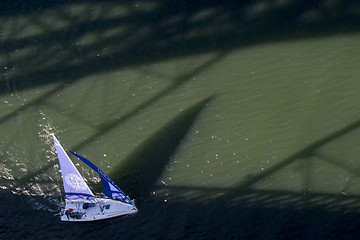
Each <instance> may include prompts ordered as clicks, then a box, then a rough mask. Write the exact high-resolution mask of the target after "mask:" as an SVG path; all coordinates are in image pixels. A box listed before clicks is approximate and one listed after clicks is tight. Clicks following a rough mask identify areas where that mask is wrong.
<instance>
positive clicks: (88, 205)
mask: <svg viewBox="0 0 360 240" xmlns="http://www.w3.org/2000/svg"><path fill="white" fill-rule="evenodd" d="M94 206H95V203H89V202H86V203H84V204H83V209H88V208H90V207H94Z"/></svg>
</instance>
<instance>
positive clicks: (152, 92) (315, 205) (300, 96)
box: [0, 1, 360, 239]
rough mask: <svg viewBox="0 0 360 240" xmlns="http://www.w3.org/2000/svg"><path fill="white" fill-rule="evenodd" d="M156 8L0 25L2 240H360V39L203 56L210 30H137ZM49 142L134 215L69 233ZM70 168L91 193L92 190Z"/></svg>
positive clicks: (63, 7) (47, 13)
mask: <svg viewBox="0 0 360 240" xmlns="http://www.w3.org/2000/svg"><path fill="white" fill-rule="evenodd" d="M35 8H36V9H37V8H38V7H37V6H35ZM159 8H160V9H161V4H160V3H158V2H151V1H149V2H142V3H141V2H140V3H134V4H133V5H122V4H114V5H112V4H105V5H99V4H95V3H93V4H91V3H90V4H85V3H83V4H59V6H56V7H55V8H52V7H49V8H46V7H45V8H42V7H39V9H37V10H36V11H35V12H32V11H29V12H26V11H25V12H24V13H19V14H14V15H9V16H6V15H4V16H2V20H3V22H4V24H3V26H2V30H1V34H2V38H1V39H2V40H1V41H2V44H3V46H4V48H5V51H4V53H2V55H1V70H0V71H1V75H2V76H1V89H0V124H1V135H0V136H1V138H0V146H1V147H0V160H1V161H0V188H1V190H0V194H1V198H0V199H1V205H2V206H3V207H2V211H1V212H0V238H30V239H31V238H34V239H43V238H47V239H48V237H49V236H51V237H52V238H53V239H57V238H70V239H71V238H78V237H80V236H81V237H88V238H91V239H102V238H104V237H105V236H106V237H107V238H113V239H116V238H124V239H128V238H141V239H144V238H147V239H150V238H152V239H185V238H192V239H213V238H221V237H224V238H226V239H231V238H252V239H254V238H263V239H271V238H276V239H279V238H280V239H281V238H307V239H308V238H309V236H311V237H313V238H316V239H318V238H317V237H319V238H339V237H340V238H346V237H356V236H357V235H358V233H357V231H356V227H357V226H358V225H359V224H360V222H359V220H357V219H358V216H359V211H358V207H359V201H358V200H360V199H359V193H360V185H359V173H358V169H359V166H360V165H359V161H358V158H359V157H360V150H359V148H358V146H357V145H358V142H359V141H358V140H359V138H360V135H359V130H358V127H359V126H360V123H359V121H360V120H359V118H360V112H359V107H358V103H359V100H360V96H359V94H358V92H359V88H360V85H359V79H358V78H359V75H360V70H359V66H358V62H359V60H360V58H359V56H360V48H359V44H358V43H359V42H360V34H359V33H357V32H350V33H344V34H330V35H326V36H318V35H310V36H309V37H301V38H300V37H299V38H292V39H284V40H282V41H266V40H258V41H257V43H254V44H251V43H249V44H244V45H241V46H239V47H233V48H229V49H226V48H216V47H213V46H210V45H211V44H210V45H208V43H206V45H207V47H205V49H206V50H205V49H202V50H201V51H197V48H195V49H192V48H193V46H192V45H191V44H192V42H191V41H192V40H193V38H195V39H197V38H201V37H202V34H203V35H204V36H209V34H210V36H212V35H211V34H212V33H211V30H210V29H208V28H205V27H204V28H203V29H196V28H195V29H193V30H194V32H192V31H191V27H190V26H186V27H188V28H189V29H186V31H185V30H184V32H186V33H184V32H182V31H178V30H174V32H173V33H172V32H171V31H169V33H168V34H170V35H171V34H173V35H171V36H170V37H169V36H168V35H166V34H165V35H163V34H162V33H160V32H159V33H157V30H159V29H160V30H161V27H160V26H159V29H156V27H155V26H156V25H155V26H152V25H150V24H149V25H146V24H145V23H146V16H147V14H150V15H151V12H152V11H156V9H159ZM249 8H250V10H251V11H250V10H249V9H248V10H249V14H250V13H252V14H253V15H254V17H256V16H257V14H260V13H261V11H260V10H261V5H259V6H253V8H251V6H249ZM89 9H91V11H90V13H89V12H88V10H89ZM259 9H260V10H259ZM159 11H160V10H159ZM161 11H164V10H161ZM161 11H160V12H161ZM252 11H255V12H252ZM258 11H260V12H258ZM85 12H86V14H85ZM136 14H138V15H139V16H138V17H134V19H132V18H131V16H132V15H135V16H137V15H136ZM169 15H171V14H169ZM216 15H219V19H220V20H219V19H218V18H214V19H217V20H216V21H219V22H220V23H221V21H222V20H221V19H223V18H224V19H226V15H225V14H224V13H219V10H218V9H217V8H215V7H214V8H211V7H209V8H208V9H207V8H204V9H202V10H201V11H200V10H199V11H198V12H196V11H195V13H193V15H192V16H191V17H189V16H188V17H189V20H188V21H189V22H191V21H193V22H196V23H197V24H198V25H196V26H201V24H199V23H198V22H201V21H202V20H209V19H213V18H212V16H216ZM155 16H156V17H158V18H160V17H159V16H158V15H155ZM307 16H308V15H306V16H305V17H307ZM143 18H145V20H144V19H143ZM184 18H185V16H184V13H182V14H180V13H179V14H174V15H173V16H172V17H170V16H169V17H168V19H166V21H165V20H162V22H161V24H163V25H164V26H169V27H168V28H170V29H171V28H172V27H174V26H176V25H177V24H179V22H180V23H181V22H182V19H184ZM29 19H30V20H31V21H29ZM110 20H111V21H110ZM73 21H75V22H76V21H78V23H79V26H77V27H79V29H75V27H74V29H72V27H71V26H72V25H71V23H73ZM132 21H134V22H132ZM136 21H139V22H140V23H138V22H136ZM224 21H225V20H224ZM86 24H93V25H90V26H87V27H86ZM109 24H110V27H109ZM159 24H160V23H159ZM161 26H162V25H161ZM183 27H184V26H183ZM233 27H234V26H231V24H229V26H228V28H229V29H227V28H221V29H223V31H233ZM87 28H88V29H89V31H88V32H87V31H86V29H87ZM104 28H105V29H104ZM106 28H108V29H106ZM199 28H200V27H199ZM200 30H203V31H200ZM217 30H219V29H217ZM219 31H220V30H219ZM179 32H181V33H182V34H184V35H182V36H179V35H180V33H179ZM156 34H160V36H159V39H157V41H154V42H152V41H151V40H149V39H147V37H146V36H149V37H154V36H157V35H156ZM191 34H193V35H191ZM260 35H261V34H259V38H261V36H260ZM164 36H166V37H168V39H163V41H165V40H166V41H170V42H171V41H173V42H174V46H172V45H171V44H169V45H167V43H161V41H160V40H161V39H162V38H163V37H164ZM194 36H195V37H194ZM57 37H60V39H57ZM180 37H181V38H182V41H178V40H177V38H180ZM187 38H189V39H190V40H191V41H187ZM215 38H216V36H215ZM255 39H256V38H255ZM64 41H65V42H64ZM66 41H67V42H66ZM147 41H149V42H150V43H146V42H147ZM208 41H211V39H208ZM213 41H216V39H213ZM204 42H205V41H204ZM206 42H207V41H206ZM175 43H176V44H180V43H181V44H183V46H179V45H178V47H179V48H180V50H182V51H184V53H183V54H180V51H178V50H176V44H175ZM156 44H158V45H156ZM161 44H164V46H165V50H164V51H165V53H163V54H162V53H160V52H161V49H162V48H161V46H162V45H161ZM187 44H188V46H187ZM134 46H139V49H138V50H137V49H136V47H134ZM184 46H185V47H184ZM173 47H174V48H175V49H172V48H173ZM126 48H130V50H132V51H133V53H132V52H131V51H129V52H128V51H127V49H126ZM151 48H152V49H154V52H152V51H151V50H150V49H151ZM143 51H145V53H144V52H143ZM157 51H158V52H157ZM122 54H124V55H125V57H124V59H122ZM142 54H143V55H142ZM98 59H99V60H98ZM51 133H55V134H56V136H57V137H58V139H59V140H60V142H61V143H62V144H63V145H64V147H65V148H67V149H69V150H73V151H76V152H78V153H80V154H83V155H85V156H86V157H88V158H89V159H90V160H91V161H93V162H94V163H95V164H97V165H98V166H100V167H101V168H102V169H103V170H104V172H106V173H107V174H109V176H110V177H111V178H113V179H114V181H115V182H116V183H117V184H118V185H119V186H120V187H121V188H122V189H123V190H124V191H125V192H126V193H127V194H128V195H129V196H130V197H131V198H135V200H136V202H137V205H138V208H139V213H138V214H137V215H136V216H131V217H125V218H119V219H114V220H110V221H103V222H99V223H89V224H83V225H82V226H79V225H69V224H62V223H61V222H60V220H59V217H58V216H54V215H55V214H56V213H58V212H59V209H60V206H61V204H62V201H63V193H62V192H63V190H62V179H61V175H60V172H59V166H58V162H57V158H56V155H55V150H54V148H53V146H52V139H51V137H50V134H51ZM74 162H75V164H76V165H77V166H78V168H79V170H80V171H81V172H82V174H83V175H84V177H85V178H86V179H87V181H88V183H89V185H91V186H92V187H93V189H94V191H95V192H100V191H101V187H99V186H98V182H99V178H98V176H97V175H96V174H95V173H93V172H91V171H90V170H89V169H88V168H86V167H85V166H84V165H82V164H80V163H79V162H78V161H77V160H76V159H74ZM4 206H6V207H4Z"/></svg>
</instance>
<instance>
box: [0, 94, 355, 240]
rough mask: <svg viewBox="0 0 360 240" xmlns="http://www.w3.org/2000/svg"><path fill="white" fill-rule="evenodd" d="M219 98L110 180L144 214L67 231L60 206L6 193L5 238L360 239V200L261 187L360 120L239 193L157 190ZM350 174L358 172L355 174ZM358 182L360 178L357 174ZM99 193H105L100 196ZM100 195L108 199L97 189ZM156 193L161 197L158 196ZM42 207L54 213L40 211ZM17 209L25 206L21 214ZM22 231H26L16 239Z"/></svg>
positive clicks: (164, 133) (143, 148)
mask: <svg viewBox="0 0 360 240" xmlns="http://www.w3.org/2000/svg"><path fill="white" fill-rule="evenodd" d="M214 98H216V97H215V96H211V97H208V98H206V99H203V100H202V101H200V102H199V103H197V104H195V105H193V106H192V107H190V108H188V109H186V110H184V111H183V112H181V113H179V114H178V116H176V117H175V118H173V119H172V120H170V121H169V122H168V123H167V124H166V125H165V126H163V127H162V128H161V129H160V130H158V131H157V132H155V133H154V134H153V135H152V136H150V137H149V138H148V139H147V140H145V141H144V142H143V143H142V144H141V145H139V147H137V149H136V150H134V152H133V153H131V154H129V155H128V157H127V158H126V159H125V160H124V161H123V162H122V163H121V164H119V165H118V166H115V167H114V168H113V171H112V172H111V173H110V174H109V175H110V177H111V178H113V179H114V180H115V182H118V183H119V185H120V186H124V190H125V191H126V192H127V193H128V194H129V195H130V196H132V197H135V198H136V204H137V206H138V208H139V213H138V214H137V215H134V216H130V217H124V218H118V219H113V220H110V221H100V222H97V223H84V224H68V223H61V222H60V220H59V219H58V218H57V217H54V216H53V213H54V212H56V211H58V206H57V204H56V203H52V204H49V199H48V198H44V197H33V196H32V197H30V196H23V195H12V194H10V193H8V192H7V191H1V192H0V194H1V195H2V196H1V198H0V199H1V202H0V203H1V204H2V205H3V206H5V205H6V206H7V207H6V208H5V209H3V211H2V212H1V213H0V220H1V221H2V223H1V226H2V232H0V236H1V237H10V236H15V237H16V238H23V237H27V238H28V239H31V238H34V239H38V236H43V235H44V236H47V235H46V234H47V233H49V234H51V236H53V237H54V238H67V239H78V238H82V237H89V238H92V239H102V238H103V237H115V238H116V237H117V236H121V237H122V238H125V239H128V238H135V239H140V238H141V239H142V238H150V239H199V238H200V239H208V238H211V239H219V238H223V237H226V238H238V237H240V238H243V239H289V238H292V239H339V238H341V239H357V238H359V237H360V231H359V230H360V229H359V227H360V220H359V216H360V210H359V209H360V195H353V194H352V195H346V194H340V193H339V194H336V193H322V192H309V191H304V192H297V191H293V192H292V191H282V190H262V189H257V188H256V187H254V185H255V184H256V183H258V182H260V181H262V180H266V178H267V177H269V176H271V175H272V174H275V173H276V172H279V171H283V169H284V168H285V167H286V166H288V165H289V164H291V163H293V162H295V161H297V160H300V159H307V158H311V156H314V155H317V154H320V153H319V152H320V149H321V148H322V147H324V146H326V145H327V144H330V143H334V142H336V141H337V140H338V139H340V138H341V137H343V136H346V135H347V134H349V133H351V132H354V131H356V130H357V129H358V128H359V127H360V120H359V121H356V122H354V123H353V124H350V125H348V126H346V127H344V128H342V129H340V130H338V131H336V132H334V133H332V134H329V135H328V136H326V137H324V138H322V139H320V140H318V141H315V142H314V143H312V144H310V145H309V146H307V147H305V148H304V149H302V150H300V151H298V152H297V153H295V154H293V155H292V156H289V157H288V158H285V159H283V160H282V161H280V162H279V163H278V164H275V165H274V166H272V167H270V168H268V169H267V170H265V171H263V172H261V173H260V174H258V175H253V176H249V177H248V178H246V179H243V180H241V181H240V182H239V184H238V185H237V186H234V187H232V188H212V187H196V186H195V187H192V186H167V185H161V184H159V183H158V181H159V178H160V176H161V174H162V172H163V171H164V169H165V168H166V167H167V165H168V163H169V160H170V158H171V156H172V155H173V153H174V152H175V151H176V149H177V147H178V146H179V145H180V144H181V141H182V139H183V138H184V136H185V135H186V134H187V132H188V131H189V129H191V126H192V124H193V123H194V122H195V121H196V119H197V118H198V116H199V114H200V113H201V111H202V110H203V109H204V108H205V107H206V106H207V105H208V104H211V101H212V100H213V99H214ZM348 171H350V172H351V171H352V170H351V169H348ZM351 174H354V175H357V176H358V175H359V174H358V173H357V172H356V170H353V171H352V172H351ZM96 188H98V189H96ZM95 189H96V191H101V190H100V188H99V186H95ZM154 192H156V194H153V193H154ZM36 204H40V205H41V204H43V206H47V207H48V208H49V209H50V210H51V211H41V208H39V209H40V211H39V210H34V205H36ZM18 206H21V208H19V207H18ZM19 227H20V228H21V227H23V228H24V229H26V230H24V231H17V230H16V229H19Z"/></svg>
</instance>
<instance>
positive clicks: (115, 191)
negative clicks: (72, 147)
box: [69, 151, 133, 205]
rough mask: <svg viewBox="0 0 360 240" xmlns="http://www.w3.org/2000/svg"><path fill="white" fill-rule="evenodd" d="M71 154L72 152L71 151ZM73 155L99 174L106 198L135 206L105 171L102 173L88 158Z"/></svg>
mask: <svg viewBox="0 0 360 240" xmlns="http://www.w3.org/2000/svg"><path fill="white" fill-rule="evenodd" d="M69 152H71V151H69ZM71 153H72V154H73V155H74V156H76V157H77V158H79V159H80V160H81V161H83V162H84V163H85V164H87V165H88V166H89V167H91V168H92V169H93V170H94V171H95V172H97V173H98V174H99V176H100V179H101V182H102V184H103V188H104V194H105V196H107V197H110V198H117V199H121V200H123V201H125V202H127V203H129V204H131V205H133V202H131V200H130V199H129V198H128V197H127V196H126V195H125V194H124V193H123V191H121V189H120V188H119V187H118V186H117V185H116V184H115V183H114V182H113V181H112V180H111V179H110V178H109V177H108V176H107V175H106V174H105V173H104V172H103V171H101V170H100V169H99V168H98V167H97V166H95V164H93V163H92V162H90V161H89V160H87V159H86V158H84V157H82V156H80V155H79V154H76V153H74V152H71Z"/></svg>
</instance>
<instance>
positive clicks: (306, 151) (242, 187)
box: [223, 120, 360, 199]
mask: <svg viewBox="0 0 360 240" xmlns="http://www.w3.org/2000/svg"><path fill="white" fill-rule="evenodd" d="M359 127H360V120H357V121H355V122H353V123H352V124H349V125H348V126H346V127H344V128H342V129H340V130H338V131H335V132H334V133H332V134H330V135H328V136H326V137H323V138H321V139H319V140H317V141H315V142H314V143H312V144H310V145H309V146H307V147H305V148H303V149H301V150H300V151H298V152H296V153H294V154H293V155H291V156H289V157H287V158H285V159H284V160H282V161H280V162H279V163H277V164H275V165H274V166H272V167H269V168H268V169H266V170H264V171H262V172H261V173H259V174H256V175H254V176H249V177H248V178H247V179H245V180H243V181H241V182H240V183H239V184H238V185H237V186H235V187H234V188H233V189H232V190H231V191H229V192H227V193H226V194H224V196H223V198H224V199H229V198H233V197H236V196H238V195H239V194H241V193H242V192H244V191H248V190H249V189H251V187H252V186H253V185H254V184H256V183H257V182H259V181H261V180H263V179H265V178H267V177H269V176H271V175H272V174H274V173H275V172H277V171H280V170H281V169H282V168H284V167H286V166H288V165H289V164H291V163H293V162H295V161H296V160H299V159H302V158H308V157H311V156H314V155H316V152H317V151H318V150H319V149H320V148H321V147H322V146H324V145H326V144H328V143H330V142H333V141H335V140H336V139H338V138H340V137H342V136H344V135H346V134H348V133H350V132H351V131H354V130H356V129H358V128H359ZM359 175H360V174H359Z"/></svg>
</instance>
